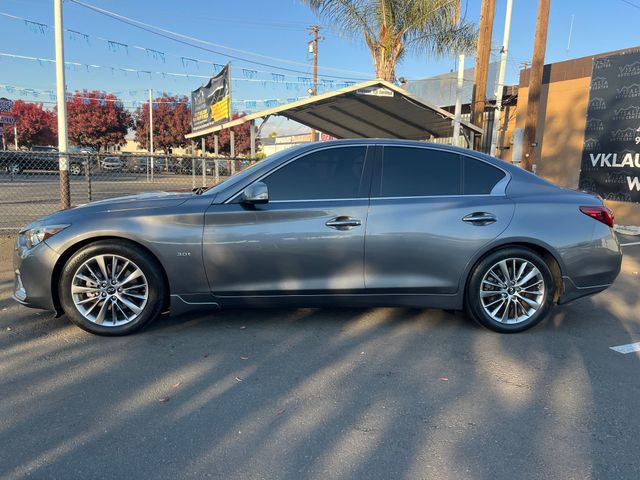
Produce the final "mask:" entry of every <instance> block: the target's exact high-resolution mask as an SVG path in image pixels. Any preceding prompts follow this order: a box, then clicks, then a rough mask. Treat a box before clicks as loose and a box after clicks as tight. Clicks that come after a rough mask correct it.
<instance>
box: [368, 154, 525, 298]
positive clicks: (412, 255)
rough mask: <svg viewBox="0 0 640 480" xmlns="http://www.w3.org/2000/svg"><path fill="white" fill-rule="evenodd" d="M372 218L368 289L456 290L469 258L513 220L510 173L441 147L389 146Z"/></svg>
mask: <svg viewBox="0 0 640 480" xmlns="http://www.w3.org/2000/svg"><path fill="white" fill-rule="evenodd" d="M380 157H381V158H379V159H378V162H379V167H378V168H377V169H376V177H375V178H374V180H373V186H372V198H371V206H370V209H369V217H368V221H367V232H366V249H365V285H366V287H367V289H369V290H376V289H381V290H385V291H390V292H391V291H397V292H398V293H403V292H415V293H427V294H449V293H456V292H457V291H458V288H459V285H460V282H461V276H462V274H463V272H464V271H465V268H466V266H467V264H468V262H469V261H470V259H471V258H472V257H473V256H474V255H475V254H476V253H477V252H478V251H479V250H480V249H481V248H482V247H483V246H484V245H485V244H487V243H488V242H490V241H491V240H492V239H494V238H495V237H497V236H498V235H499V234H500V233H501V232H502V231H503V230H504V229H505V228H506V227H507V225H508V224H509V222H510V221H511V218H512V216H513V212H514V205H513V203H512V202H511V201H510V200H509V199H508V198H507V197H506V196H505V195H504V186H505V185H506V183H507V182H508V177H507V174H506V172H504V171H502V170H501V169H498V168H496V167H495V166H492V165H490V164H488V163H486V162H483V161H481V160H478V159H474V158H470V157H468V156H466V155H460V154H458V153H457V152H453V151H446V150H439V149H437V148H435V147H417V146H416V147H409V146H385V147H383V148H382V149H381V155H380Z"/></svg>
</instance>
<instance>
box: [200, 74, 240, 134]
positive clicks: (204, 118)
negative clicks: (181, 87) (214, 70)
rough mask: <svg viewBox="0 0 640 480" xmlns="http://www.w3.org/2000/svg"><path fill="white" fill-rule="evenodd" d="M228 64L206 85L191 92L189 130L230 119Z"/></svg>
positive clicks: (201, 128) (210, 125)
mask: <svg viewBox="0 0 640 480" xmlns="http://www.w3.org/2000/svg"><path fill="white" fill-rule="evenodd" d="M230 81H231V76H230V74H229V65H225V67H224V68H223V69H222V70H221V71H220V73H218V74H217V75H216V76H215V77H212V78H211V80H209V82H208V83H207V84H206V85H203V86H202V87H200V88H198V89H197V90H194V91H193V92H191V131H192V132H196V131H198V130H203V129H205V128H208V127H212V126H214V125H219V124H220V123H224V122H226V121H227V120H230V119H231V87H230Z"/></svg>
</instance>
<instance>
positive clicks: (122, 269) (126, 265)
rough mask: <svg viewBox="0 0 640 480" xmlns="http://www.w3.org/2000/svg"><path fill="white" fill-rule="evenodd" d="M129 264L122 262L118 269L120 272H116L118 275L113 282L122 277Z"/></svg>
mask: <svg viewBox="0 0 640 480" xmlns="http://www.w3.org/2000/svg"><path fill="white" fill-rule="evenodd" d="M130 263H131V262H129V260H127V261H126V262H124V266H123V267H122V268H121V269H120V271H119V272H118V274H117V275H116V277H115V278H114V280H115V281H116V282H117V281H118V279H119V278H120V275H122V273H123V272H124V271H125V270H126V269H127V267H128V266H129V264H130Z"/></svg>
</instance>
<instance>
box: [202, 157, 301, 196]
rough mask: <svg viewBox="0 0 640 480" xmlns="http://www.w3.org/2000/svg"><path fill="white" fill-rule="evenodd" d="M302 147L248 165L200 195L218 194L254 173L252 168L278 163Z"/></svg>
mask: <svg viewBox="0 0 640 480" xmlns="http://www.w3.org/2000/svg"><path fill="white" fill-rule="evenodd" d="M304 146H305V145H301V146H297V147H291V148H287V149H286V150H282V151H280V152H277V153H274V154H273V155H270V156H269V157H267V158H265V159H264V160H261V161H259V162H255V163H252V164H251V165H249V166H248V167H247V168H245V169H244V170H241V171H239V172H237V173H235V174H233V175H231V176H230V177H228V178H227V179H226V180H224V181H223V182H221V183H219V184H218V185H215V186H213V187H210V188H208V189H207V190H205V191H204V192H202V194H203V195H213V194H216V193H218V192H220V191H221V190H223V189H225V188H227V187H228V186H229V185H231V184H232V183H236V182H241V181H242V180H243V179H244V178H245V177H248V176H249V175H251V174H252V173H253V172H254V168H255V167H257V166H265V165H270V164H271V163H274V162H278V161H279V160H280V159H281V158H283V157H288V156H289V155H291V154H292V153H293V152H295V151H296V150H299V149H302V148H303V147H304Z"/></svg>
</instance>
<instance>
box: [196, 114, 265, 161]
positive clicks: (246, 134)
mask: <svg viewBox="0 0 640 480" xmlns="http://www.w3.org/2000/svg"><path fill="white" fill-rule="evenodd" d="M245 115H246V114H245V113H234V114H233V115H232V116H231V118H232V120H235V119H237V118H241V117H244V116H245ZM250 128H251V126H250V124H249V122H246V123H241V124H240V125H237V126H235V127H232V129H231V130H233V131H234V132H235V142H236V145H235V153H236V155H239V154H247V153H250V152H251V130H250ZM218 137H219V138H218V149H219V153H221V154H224V155H229V154H230V153H231V135H230V133H229V129H225V130H220V132H218ZM205 139H206V140H205V148H206V149H207V151H208V152H213V151H214V140H213V134H210V135H207V136H206V137H205ZM256 148H257V145H256Z"/></svg>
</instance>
